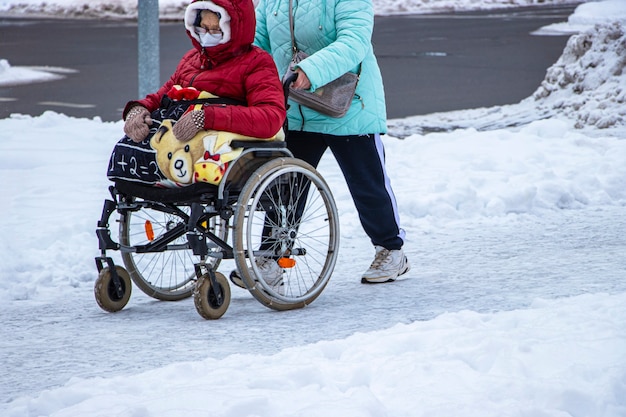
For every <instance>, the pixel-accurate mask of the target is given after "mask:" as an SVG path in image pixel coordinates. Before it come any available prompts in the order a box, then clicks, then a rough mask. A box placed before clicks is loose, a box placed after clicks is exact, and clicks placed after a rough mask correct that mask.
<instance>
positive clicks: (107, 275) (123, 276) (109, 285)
mask: <svg viewBox="0 0 626 417" xmlns="http://www.w3.org/2000/svg"><path fill="white" fill-rule="evenodd" d="M115 271H116V272H117V276H118V277H119V286H116V285H115V280H114V279H113V277H112V276H111V270H110V269H109V268H103V269H102V271H100V274H99V275H98V279H96V283H95V284H94V288H93V291H94V294H95V296H96V302H97V303H98V305H99V306H100V308H101V309H103V310H105V311H108V312H110V313H115V312H116V311H120V310H121V309H123V308H124V306H126V304H127V303H128V300H129V299H130V292H131V290H132V284H131V280H130V275H128V271H126V269H124V268H123V267H121V266H115Z"/></svg>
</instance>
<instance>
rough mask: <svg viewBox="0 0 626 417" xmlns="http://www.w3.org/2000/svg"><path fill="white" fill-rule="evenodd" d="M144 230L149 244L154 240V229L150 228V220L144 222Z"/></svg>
mask: <svg viewBox="0 0 626 417" xmlns="http://www.w3.org/2000/svg"><path fill="white" fill-rule="evenodd" d="M144 228H145V229H146V237H147V238H148V240H149V241H150V242H152V241H153V240H154V229H153V228H152V223H151V222H150V220H146V224H145V225H144Z"/></svg>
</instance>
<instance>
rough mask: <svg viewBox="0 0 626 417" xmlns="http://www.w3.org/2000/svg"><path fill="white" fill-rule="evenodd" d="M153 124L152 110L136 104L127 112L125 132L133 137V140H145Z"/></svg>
mask: <svg viewBox="0 0 626 417" xmlns="http://www.w3.org/2000/svg"><path fill="white" fill-rule="evenodd" d="M149 126H152V118H151V117H150V112H148V109H146V108H145V107H143V106H134V107H132V108H131V109H130V110H129V111H128V113H127V114H126V123H124V133H126V136H128V137H129V138H131V139H132V140H133V142H137V143H139V142H141V141H143V140H144V139H145V138H146V137H147V136H148V134H149V133H150V127H149Z"/></svg>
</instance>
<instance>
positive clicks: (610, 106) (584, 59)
mask: <svg viewBox="0 0 626 417" xmlns="http://www.w3.org/2000/svg"><path fill="white" fill-rule="evenodd" d="M625 67H626V33H625V31H624V27H623V26H622V24H621V23H620V22H613V23H612V24H603V25H596V26H595V27H594V28H593V29H591V30H588V31H586V32H584V33H581V34H578V35H573V36H572V37H571V38H570V39H569V41H568V42H567V46H566V47H565V50H564V51H563V55H561V57H560V58H559V60H558V61H557V62H556V63H555V64H554V65H553V66H551V67H550V68H548V71H547V73H546V77H545V80H544V81H543V82H542V83H541V86H540V87H539V89H538V90H537V91H536V92H535V93H534V94H533V98H534V99H535V100H537V108H538V110H539V111H540V112H548V113H550V114H563V115H565V116H567V117H568V118H571V119H575V120H576V127H578V128H582V127H585V126H595V127H597V128H600V129H604V128H609V127H613V126H624V125H625V124H626V106H625V105H624V102H625V101H626V72H625Z"/></svg>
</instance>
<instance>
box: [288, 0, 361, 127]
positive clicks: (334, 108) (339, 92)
mask: <svg viewBox="0 0 626 417" xmlns="http://www.w3.org/2000/svg"><path fill="white" fill-rule="evenodd" d="M293 20H294V19H293V0H289V29H290V31H291V47H292V49H293V57H292V58H291V63H290V64H289V69H288V70H287V73H286V74H285V76H284V77H283V80H286V79H288V78H289V77H290V76H292V75H293V67H294V66H295V65H296V64H298V63H299V62H300V61H302V60H303V59H304V58H306V57H307V56H308V55H307V54H306V53H304V52H302V51H299V50H298V47H297V46H296V38H295V36H294V23H293ZM359 72H361V64H359ZM358 82H359V74H355V73H353V72H349V71H348V72H346V73H345V74H343V75H342V76H341V77H339V78H337V79H336V80H333V81H331V82H329V83H328V84H326V85H323V86H321V87H320V88H318V89H317V90H315V91H313V92H310V91H307V90H296V89H293V88H291V87H290V88H289V98H290V99H291V100H293V101H295V102H296V103H298V104H301V105H303V106H306V107H308V108H310V109H313V110H315V111H317V112H320V113H322V114H325V115H328V116H331V117H343V116H344V115H345V114H346V112H347V111H348V109H349V108H350V104H352V100H353V99H354V93H355V91H356V85H357V83H358Z"/></svg>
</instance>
